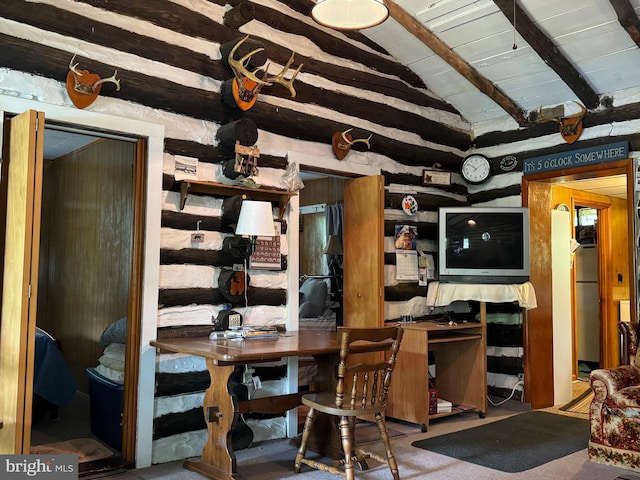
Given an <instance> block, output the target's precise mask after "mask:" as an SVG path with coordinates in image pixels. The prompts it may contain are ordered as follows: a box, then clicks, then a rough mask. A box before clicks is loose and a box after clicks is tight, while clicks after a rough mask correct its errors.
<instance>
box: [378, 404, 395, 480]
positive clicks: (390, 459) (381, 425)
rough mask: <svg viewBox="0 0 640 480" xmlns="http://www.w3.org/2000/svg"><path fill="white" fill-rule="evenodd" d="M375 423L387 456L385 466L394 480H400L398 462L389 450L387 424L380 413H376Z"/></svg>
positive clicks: (389, 442)
mask: <svg viewBox="0 0 640 480" xmlns="http://www.w3.org/2000/svg"><path fill="white" fill-rule="evenodd" d="M376 423H377V424H378V430H379V431H380V438H382V443H384V448H385V450H386V454H387V464H388V465H389V470H391V475H393V478H394V480H400V472H399V471H398V462H397V461H396V456H395V455H394V454H393V450H392V449H391V440H389V432H388V431H387V424H386V423H385V421H384V415H383V414H382V413H376Z"/></svg>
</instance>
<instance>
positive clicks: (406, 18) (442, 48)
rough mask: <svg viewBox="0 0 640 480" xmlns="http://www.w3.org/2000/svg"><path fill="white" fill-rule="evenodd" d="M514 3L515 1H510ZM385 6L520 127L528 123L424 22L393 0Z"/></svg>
mask: <svg viewBox="0 0 640 480" xmlns="http://www.w3.org/2000/svg"><path fill="white" fill-rule="evenodd" d="M510 1H513V0H510ZM384 4H385V5H386V6H387V8H388V9H389V15H390V16H391V18H393V19H394V20H395V21H396V22H398V23H399V24H400V25H402V26H403V27H404V28H405V29H406V30H407V31H408V32H409V33H410V34H412V35H413V36H415V37H416V38H417V39H418V40H420V41H421V42H422V43H424V44H425V45H426V46H427V47H429V48H430V49H431V50H432V51H433V53H435V54H436V55H438V56H439V57H440V58H442V60H444V61H445V62H447V63H448V64H449V65H450V66H451V67H452V68H453V69H454V70H455V71H457V72H458V73H459V74H460V75H462V76H463V77H464V78H466V79H467V80H468V81H469V82H471V83H472V84H473V85H474V86H475V87H476V88H477V89H478V90H480V92H482V93H484V94H485V95H487V96H488V97H489V98H491V99H492V100H493V101H494V102H496V103H497V104H498V105H499V106H500V108H502V109H503V110H504V111H505V112H507V113H508V114H509V115H511V117H513V119H514V120H515V121H516V122H518V125H524V124H526V123H527V121H526V114H525V112H524V111H523V110H522V109H521V108H520V106H518V104H516V103H515V102H514V101H513V100H511V98H509V97H508V96H507V95H505V93H504V92H503V91H502V90H500V89H499V88H498V87H497V86H496V85H494V84H493V82H491V81H489V80H487V79H486V78H485V77H483V76H482V75H480V73H479V72H478V71H477V70H476V69H475V68H473V67H472V66H471V65H469V64H468V63H467V62H465V61H464V60H463V59H462V58H460V56H459V55H457V54H456V53H455V52H454V51H453V50H451V48H449V46H447V45H446V44H445V43H444V42H443V41H442V40H440V39H439V38H438V37H437V36H436V35H434V34H433V33H432V32H431V31H430V30H429V29H428V28H427V27H426V26H425V25H424V24H423V23H422V22H420V21H419V20H417V19H416V18H415V17H413V16H412V15H409V14H408V13H407V12H406V11H405V10H404V9H402V8H401V7H400V6H398V4H396V3H395V2H393V1H391V0H384Z"/></svg>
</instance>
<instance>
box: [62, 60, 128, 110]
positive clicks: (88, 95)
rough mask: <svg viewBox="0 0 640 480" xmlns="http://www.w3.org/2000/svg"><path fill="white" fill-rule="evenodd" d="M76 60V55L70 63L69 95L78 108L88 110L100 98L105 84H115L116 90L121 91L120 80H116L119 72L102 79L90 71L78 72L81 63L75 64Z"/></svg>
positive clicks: (68, 76)
mask: <svg viewBox="0 0 640 480" xmlns="http://www.w3.org/2000/svg"><path fill="white" fill-rule="evenodd" d="M75 59H76V56H75V55H74V56H73V58H71V61H70V62H69V73H67V93H68V94H69V98H70V99H71V101H72V102H73V104H74V105H75V106H76V107H78V108H86V107H88V106H89V105H91V104H92V103H93V102H94V101H95V99H96V98H98V95H99V94H100V89H101V88H102V84H103V83H106V82H111V83H115V84H116V90H120V80H118V79H117V78H116V75H117V74H118V71H117V70H116V71H115V72H114V73H113V75H111V76H110V77H109V78H100V77H99V76H98V75H96V74H95V73H90V72H89V71H88V70H78V65H79V63H76V64H74V63H73V61H74V60H75Z"/></svg>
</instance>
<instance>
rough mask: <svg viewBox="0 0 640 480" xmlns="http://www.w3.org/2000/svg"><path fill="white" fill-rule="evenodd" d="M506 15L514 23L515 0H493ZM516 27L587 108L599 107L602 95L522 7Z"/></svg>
mask: <svg viewBox="0 0 640 480" xmlns="http://www.w3.org/2000/svg"><path fill="white" fill-rule="evenodd" d="M612 1H613V0H612ZM493 2H494V3H495V4H496V6H497V7H498V8H499V9H500V10H501V11H502V13H503V14H504V16H505V17H506V18H507V20H509V22H511V24H512V25H514V4H515V2H514V0H493ZM515 27H516V30H517V32H518V33H519V34H520V36H521V37H522V38H524V40H525V41H526V42H527V43H528V44H529V45H530V46H531V48H533V50H534V51H535V52H536V53H537V54H538V55H539V56H540V58H541V59H542V60H544V62H545V63H546V64H547V65H548V66H549V67H550V68H551V69H552V70H553V71H554V72H556V74H557V75H558V76H559V77H560V79H562V80H563V81H564V83H566V84H567V86H568V87H569V88H570V89H571V90H572V91H573V93H575V94H576V95H577V96H578V98H579V99H580V101H581V102H582V103H583V104H584V105H585V106H586V107H587V108H597V107H598V106H599V105H600V97H599V95H598V93H597V92H595V91H594V90H593V89H592V88H591V86H590V85H589V84H588V83H587V82H586V81H585V79H584V77H583V76H582V74H580V72H579V71H578V70H577V69H576V68H575V67H574V66H573V64H572V63H571V62H570V61H569V60H568V59H567V57H565V56H564V55H563V54H562V53H561V52H560V51H559V50H558V48H557V47H556V45H555V44H554V43H553V42H552V41H551V40H550V39H549V38H548V37H547V36H546V35H545V34H544V33H543V32H542V30H540V29H539V28H538V27H537V26H536V24H535V23H534V22H533V21H532V20H531V19H530V18H529V16H528V15H527V13H526V12H525V11H524V10H523V9H522V8H520V6H519V5H517V6H516V8H515Z"/></svg>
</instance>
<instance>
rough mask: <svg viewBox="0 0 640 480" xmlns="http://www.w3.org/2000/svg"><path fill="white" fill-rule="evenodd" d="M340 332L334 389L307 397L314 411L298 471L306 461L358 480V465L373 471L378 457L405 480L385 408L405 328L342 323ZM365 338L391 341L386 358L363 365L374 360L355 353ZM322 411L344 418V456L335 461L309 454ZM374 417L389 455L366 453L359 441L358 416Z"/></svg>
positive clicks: (309, 415)
mask: <svg viewBox="0 0 640 480" xmlns="http://www.w3.org/2000/svg"><path fill="white" fill-rule="evenodd" d="M338 336H339V338H340V341H341V344H340V362H339V364H338V372H337V385H336V389H335V392H320V393H309V394H307V395H304V396H303V397H302V403H303V404H304V405H306V406H308V407H309V411H308V413H307V418H306V421H305V424H304V429H303V431H302V439H301V442H300V447H299V448H298V453H297V455H296V460H295V464H294V471H295V472H296V473H299V472H300V470H301V469H302V464H305V465H308V466H309V467H311V468H314V469H317V470H322V471H326V472H330V473H333V474H336V475H342V476H344V477H346V478H347V480H353V479H354V471H353V468H354V465H355V464H358V465H359V466H360V467H361V468H362V469H363V470H366V469H368V465H367V463H366V460H367V459H368V458H374V459H375V460H378V461H380V462H382V463H386V464H387V465H388V466H389V469H390V470H391V474H392V475H393V478H394V479H395V480H398V479H399V478H400V475H399V473H398V464H397V461H396V458H395V456H394V454H393V451H392V449H391V442H390V441H389V434H388V432H387V426H386V424H385V420H384V412H385V409H386V407H387V397H388V394H389V387H390V385H391V374H392V372H393V369H394V367H395V363H396V358H397V355H398V350H399V349H400V342H401V339H402V328H400V327H385V328H347V327H339V328H338ZM360 342H376V343H382V342H386V343H385V344H384V345H385V346H384V347H383V348H382V349H383V350H384V359H381V360H380V361H379V362H378V363H359V362H363V361H367V360H366V359H370V358H372V356H371V355H370V354H369V356H367V357H365V360H363V359H362V358H360V359H358V355H357V354H354V353H353V352H352V348H353V345H354V344H358V343H360ZM387 344H388V345H387ZM354 355H355V356H354ZM376 358H378V359H380V356H379V355H378V356H377V357H376ZM317 412H321V413H323V414H326V415H331V416H333V417H336V420H338V419H339V429H340V439H341V442H342V449H343V451H344V458H343V459H341V460H338V461H336V462H334V463H332V464H325V463H321V462H319V461H316V460H308V459H306V458H305V453H306V450H307V440H308V439H309V435H310V434H311V430H312V428H313V424H314V420H315V419H316V414H317ZM371 415H373V416H374V417H375V419H376V423H377V426H378V430H379V431H380V438H381V440H382V443H383V444H384V448H385V452H386V458H384V457H382V456H381V455H377V454H374V453H372V452H367V451H365V450H364V449H363V448H359V447H357V446H356V445H355V425H356V418H357V417H362V416H371Z"/></svg>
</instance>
